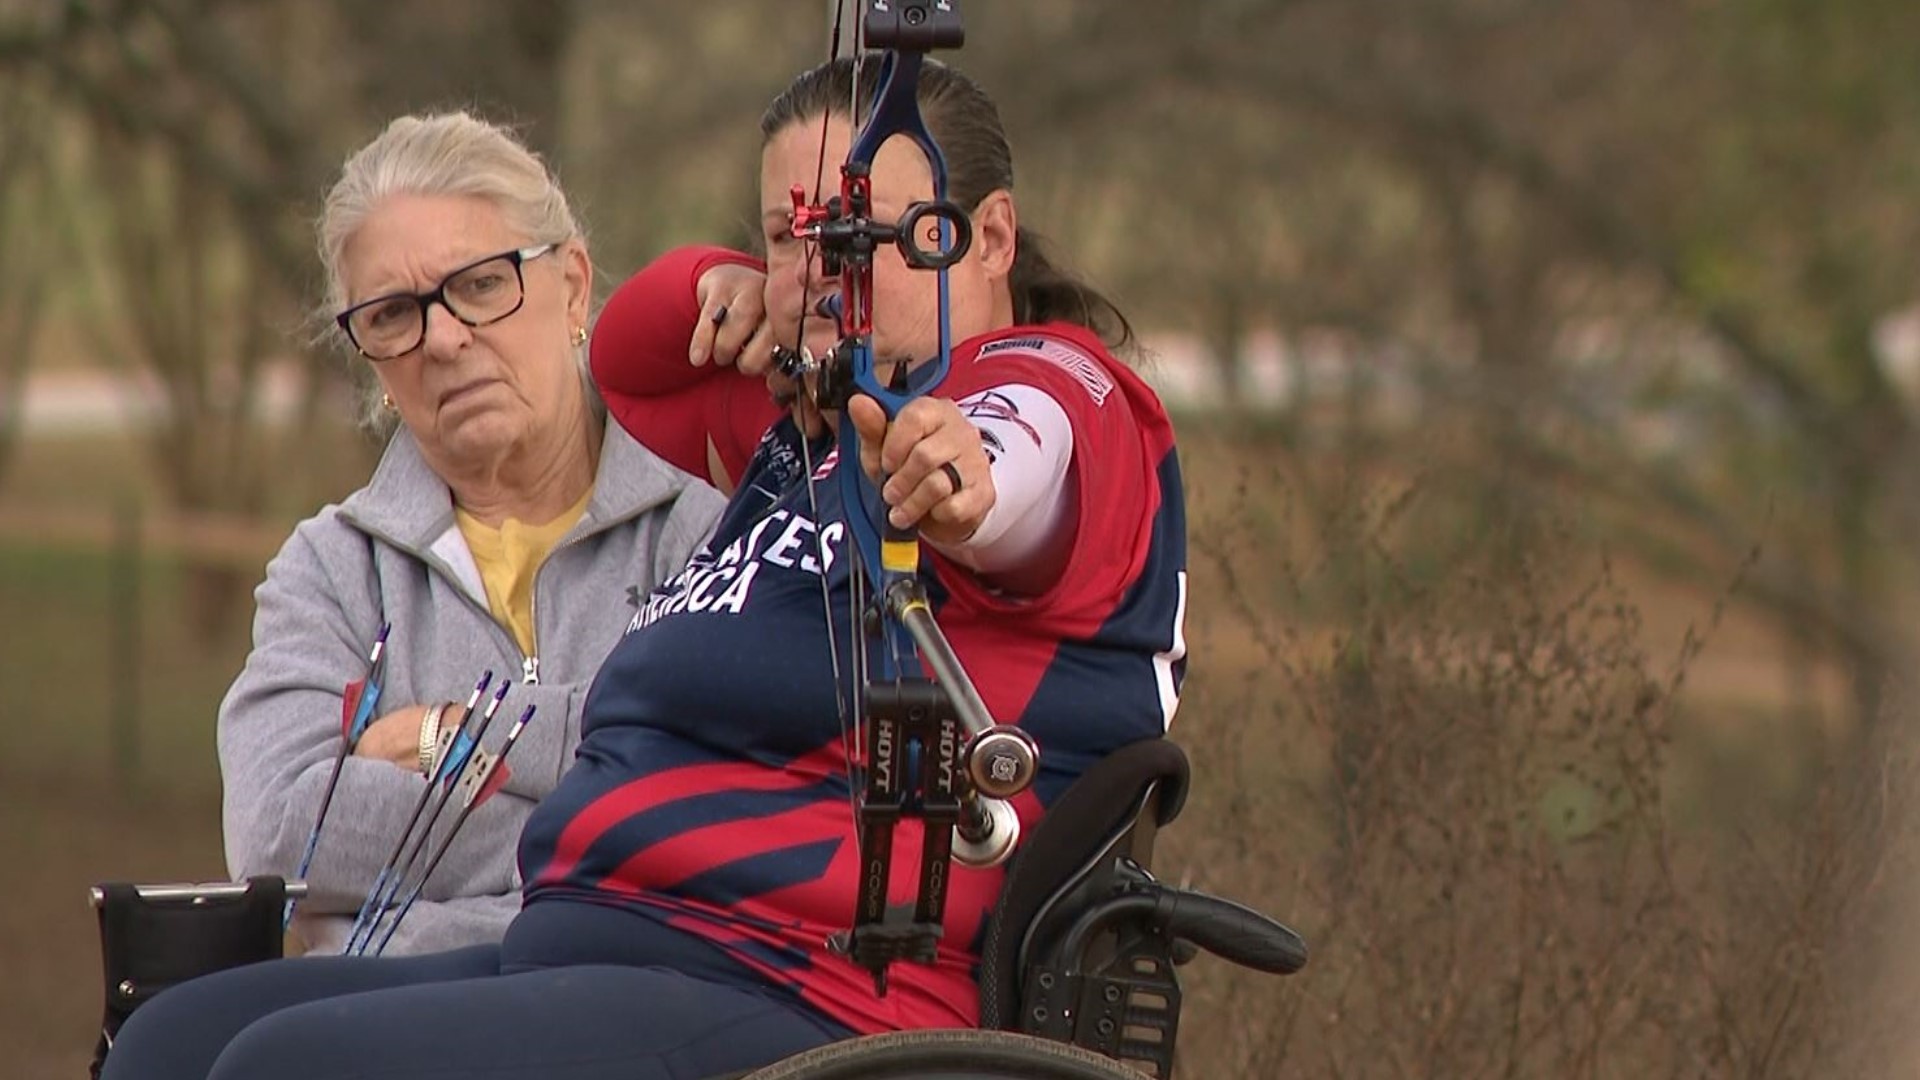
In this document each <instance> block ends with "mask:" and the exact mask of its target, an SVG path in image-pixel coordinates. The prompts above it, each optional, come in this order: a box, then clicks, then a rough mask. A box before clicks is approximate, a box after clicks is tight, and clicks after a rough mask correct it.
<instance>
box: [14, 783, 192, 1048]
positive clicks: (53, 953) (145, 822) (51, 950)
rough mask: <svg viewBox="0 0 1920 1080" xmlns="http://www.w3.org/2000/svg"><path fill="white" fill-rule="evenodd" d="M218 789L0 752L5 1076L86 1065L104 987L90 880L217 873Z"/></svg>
mask: <svg viewBox="0 0 1920 1080" xmlns="http://www.w3.org/2000/svg"><path fill="white" fill-rule="evenodd" d="M219 836H220V805H219V797H218V795H217V794H216V793H214V792H211V791H205V792H193V793H183V792H179V791H167V790H145V791H139V792H127V791H120V790H116V789H115V788H114V786H113V785H111V784H109V783H107V782H106V781H104V780H103V779H102V778H100V777H99V776H97V775H88V776H59V775H49V774H46V773H29V772H25V771H23V770H22V769H21V768H20V766H19V763H18V762H12V763H9V762H7V761H6V760H4V759H0V853H4V866H5V868H6V869H5V870H4V873H5V875H6V877H5V882H6V885H5V894H6V903H4V904H0V972H5V977H4V978H3V979H0V1077H5V1078H8V1080H75V1078H80V1077H84V1076H86V1074H87V1063H88V1061H89V1060H90V1059H91V1055H92V1052H93V1044H94V1037H95V1035H96V1033H97V1030H98V1029H97V1024H98V1022H99V1019H100V1010H101V999H102V993H103V988H102V985H101V974H100V939H99V931H98V928H97V925H96V923H95V922H94V918H93V913H92V909H91V908H90V907H89V906H88V904H87V888H88V886H90V885H93V884H95V883H98V882H102V881H110V880H121V881H204V880H215V879H224V878H225V877H226V870H225V867H224V865H223V863H222V859H221V855H220V844H219Z"/></svg>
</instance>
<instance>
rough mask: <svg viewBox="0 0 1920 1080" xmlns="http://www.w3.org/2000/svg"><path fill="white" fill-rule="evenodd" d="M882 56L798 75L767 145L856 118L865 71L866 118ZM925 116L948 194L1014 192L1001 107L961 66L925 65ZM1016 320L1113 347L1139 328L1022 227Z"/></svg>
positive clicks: (1017, 238) (764, 127)
mask: <svg viewBox="0 0 1920 1080" xmlns="http://www.w3.org/2000/svg"><path fill="white" fill-rule="evenodd" d="M880 69H881V62H880V57H879V54H877V53H869V54H867V55H866V57H865V58H864V59H862V61H861V62H860V63H859V64H857V65H856V64H855V63H854V58H853V57H840V58H839V59H836V60H831V61H829V62H827V63H825V64H822V65H820V66H819V67H816V68H814V69H813V70H811V71H808V72H805V73H804V74H802V75H801V76H800V77H799V78H797V79H795V80H794V81H793V82H792V83H791V84H790V85H788V87H787V88H786V90H784V91H782V92H781V94H780V96H779V97H777V98H775V99H774V100H773V104H771V105H769V106H767V111H766V113H765V115H763V116H762V117H761V118H760V135H761V139H762V145H763V146H764V145H765V143H767V142H771V141H772V140H773V137H774V136H776V135H778V134H779V133H780V132H782V131H785V130H786V129H787V128H788V127H789V126H791V125H793V124H796V123H801V122H804V121H817V120H818V119H819V118H820V117H821V116H823V115H829V116H834V117H838V118H840V119H844V120H848V121H849V122H851V119H852V118H851V117H850V116H849V114H848V109H849V108H850V107H852V105H853V89H854V87H853V83H854V73H855V71H856V70H858V72H859V80H860V97H859V109H860V112H861V114H862V115H864V114H865V112H866V110H867V108H868V107H869V106H870V105H872V104H873V99H874V95H875V94H876V93H877V92H878V91H879V85H880ZM919 99H920V115H921V118H922V119H923V120H925V122H926V125H927V131H928V132H929V133H930V134H931V135H932V136H933V140H934V142H936V143H938V144H939V145H940V152H941V153H942V154H943V155H945V157H946V160H947V198H949V199H952V200H953V201H954V203H956V204H957V205H959V206H960V207H961V208H962V209H964V210H966V211H967V212H968V213H972V212H973V211H974V210H975V209H976V208H978V207H979V205H980V200H982V199H984V198H986V197H987V196H988V195H990V194H992V193H993V192H995V191H1000V190H1005V191H1009V192H1010V191H1012V190H1013V151H1012V150H1011V148H1009V147H1008V145H1007V133H1006V129H1005V128H1004V127H1002V126H1001V124H1000V110H999V109H997V108H995V107H994V104H993V99H992V98H989V97H988V96H987V94H986V91H984V90H982V89H980V86H979V84H978V83H976V82H974V81H973V80H972V79H969V78H968V77H966V76H965V75H962V74H961V73H960V72H959V71H957V70H955V69H953V68H951V67H948V66H947V65H945V64H942V63H940V62H939V61H937V60H932V59H928V60H925V61H923V62H922V64H921V67H920V85H919ZM1008 278H1009V280H1008V286H1009V288H1010V289H1011V291H1012V293H1013V317H1014V320H1015V321H1016V322H1020V323H1029V324H1030V323H1042V322H1052V321H1059V322H1069V323H1074V324H1077V325H1079V326H1084V327H1086V328H1087V329H1089V330H1091V331H1093V332H1094V333H1095V334H1098V335H1099V336H1100V339H1101V340H1102V341H1104V342H1106V343H1107V345H1108V346H1110V347H1112V348H1114V349H1116V350H1121V349H1126V348H1127V347H1129V346H1130V345H1131V344H1132V343H1133V326H1132V324H1131V323H1129V322H1128V321H1127V317H1126V316H1125V315H1124V314H1122V313H1121V311H1120V308H1119V307H1118V306H1117V305H1116V304H1114V302H1113V301H1112V300H1109V299H1107V297H1106V296H1105V295H1103V294H1102V293H1101V292H1100V291H1099V290H1097V289H1095V288H1094V287H1093V286H1092V285H1089V284H1088V283H1086V282H1085V281H1083V280H1081V279H1080V278H1079V277H1077V276H1075V275H1074V274H1072V273H1071V272H1069V271H1067V270H1064V269H1062V268H1061V267H1059V266H1056V265H1054V262H1053V260H1052V259H1051V258H1049V257H1048V255H1047V252H1046V248H1045V245H1044V243H1043V241H1042V240H1041V239H1040V237H1039V236H1037V235H1036V234H1034V233H1033V232H1032V231H1031V230H1029V229H1027V228H1026V227H1024V226H1022V227H1020V228H1019V229H1018V231H1017V232H1016V233H1015V234H1014V258H1013V270H1012V272H1011V273H1010V274H1009V275H1008Z"/></svg>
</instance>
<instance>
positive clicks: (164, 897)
mask: <svg viewBox="0 0 1920 1080" xmlns="http://www.w3.org/2000/svg"><path fill="white" fill-rule="evenodd" d="M253 887H254V886H253V883H252V882H250V881H199V882H176V883H173V884H167V885H135V886H134V887H133V892H134V895H136V896H138V897H139V898H140V899H142V900H150V901H156V902H160V903H166V902H170V901H183V900H184V901H186V902H188V903H192V904H205V903H208V902H211V901H214V900H236V899H239V898H240V897H243V896H245V895H247V891H248V890H249V889H252V888H253ZM284 888H285V895H286V898H287V899H289V900H305V899H306V898H307V883H306V882H304V881H301V880H299V879H295V880H293V881H289V882H286V883H285V886H284ZM87 900H88V902H89V903H91V904H92V905H93V906H94V907H95V908H98V907H99V906H100V905H102V904H104V903H106V902H107V890H106V888H105V887H103V886H100V885H95V886H93V887H92V888H90V889H88V890H87Z"/></svg>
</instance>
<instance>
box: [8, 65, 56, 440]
mask: <svg viewBox="0 0 1920 1080" xmlns="http://www.w3.org/2000/svg"><path fill="white" fill-rule="evenodd" d="M43 97H44V94H43V93H42V92H41V90H40V88H39V87H38V86H37V85H35V84H34V82H33V81H32V80H30V79H28V78H25V77H22V76H15V77H7V76H5V75H0V101H4V102H6V103H7V107H6V108H5V109H4V110H0V147H6V152H5V153H4V154H0V476H5V475H6V471H7V463H8V461H9V459H10V458H11V457H12V454H13V450H14V447H15V446H16V445H17V444H18V442H19V438H20V433H21V430H22V429H23V427H24V423H25V418H24V416H23V407H24V402H25V397H26V388H27V372H28V370H29V365H30V364H31V362H32V360H33V355H34V351H35V346H36V343H37V342H38V340H39V336H40V329H41V327H42V325H43V324H44V316H45V313H46V298H47V295H48V292H49V289H48V277H47V272H46V263H45V256H46V255H47V253H48V248H49V247H50V246H51V244H50V243H49V238H48V237H47V236H46V235H45V230H44V227H43V226H44V223H45V222H46V220H47V210H48V203H49V199H48V197H47V194H48V193H47V185H46V183H45V174H44V173H43V172H41V171H39V170H36V169H34V168H31V167H30V166H31V164H32V163H33V162H35V161H38V160H42V159H44V158H45V157H46V156H47V155H48V153H49V145H48V137H49V134H50V130H49V129H50V125H49V123H48V116H47V111H46V109H45V107H44V103H43V101H42V98H43Z"/></svg>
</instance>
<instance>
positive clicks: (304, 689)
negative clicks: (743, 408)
mask: <svg viewBox="0 0 1920 1080" xmlns="http://www.w3.org/2000/svg"><path fill="white" fill-rule="evenodd" d="M319 233H320V237H319V240H320V254H321V258H322V260H323V262H324V264H325V269H326V271H327V277H328V281H329V288H330V294H331V295H330V300H331V307H332V310H333V311H335V312H338V314H337V315H336V316H335V319H334V323H335V325H337V326H338V328H339V329H340V330H341V331H342V332H343V334H344V336H345V338H346V340H347V341H348V342H350V343H351V344H352V346H353V347H354V348H355V349H356V350H357V351H358V353H359V355H360V356H361V357H363V358H364V360H365V362H366V364H367V366H368V369H369V371H370V373H371V376H372V380H373V386H372V388H371V389H372V393H371V394H370V395H369V397H370V401H371V402H373V404H372V406H371V407H370V409H369V410H368V412H369V419H370V420H371V421H372V422H373V423H374V424H375V425H377V426H380V427H384V428H385V429H388V430H390V431H391V432H392V435H391V439H390V441H389V442H388V444H387V448H386V451H385V454H384V456H383V457H382V459H381V461H380V464H379V466H378V468H377V469H376V470H375V471H374V474H373V477H372V479H371V480H369V481H368V482H367V484H366V486H364V487H362V488H361V489H360V490H358V491H356V492H354V493H353V494H352V495H350V496H348V497H347V498H346V499H345V500H344V501H342V502H340V503H339V504H337V505H332V506H328V507H326V508H324V509H322V510H321V511H320V512H319V513H318V514H316V515H315V516H313V517H312V518H309V519H308V520H306V521H304V522H302V523H301V524H300V525H299V527H298V528H296V529H295V530H294V533H293V535H292V537H291V538H289V539H288V540H287V542H286V544H285V546H284V547H283V548H281V550H280V553H279V554H278V555H277V556H276V557H275V558H274V559H273V561H272V562H271V563H270V564H269V565H268V567H267V576H266V581H265V582H264V583H263V584H262V585H261V586H260V588H259V590H258V592H257V594H256V599H257V601H258V610H257V613H256V615H255V619H254V628H253V651H252V653H251V654H250V655H249V656H248V658H247V662H246V666H245V668H244V670H242V671H241V673H240V675H239V678H238V679H237V680H236V681H235V682H234V684H233V687H232V689H231V690H230V691H229V692H228V694H227V696H226V700H225V701H224V703H223V704H222V705H221V708H220V717H219V748H220V765H221V771H222V775H223V779H224V785H225V805H224V824H225V837H226V851H227V861H228V865H229V869H230V870H231V871H232V873H233V874H234V875H235V876H236V877H244V876H250V875H254V874H281V875H287V876H292V875H295V874H300V875H301V876H304V877H305V878H306V880H307V882H308V885H309V890H310V891H309V893H308V896H307V898H306V899H305V900H304V901H302V902H301V904H300V905H299V907H298V909H297V914H296V916H295V921H294V924H293V929H294V930H295V932H296V933H297V934H298V936H299V937H300V939H301V940H302V941H303V942H304V944H305V945H306V947H307V948H308V949H309V950H310V951H322V952H337V951H340V949H341V948H342V947H343V945H344V943H345V942H346V940H347V938H348V935H349V928H350V926H351V924H352V922H353V917H354V914H355V912H356V911H357V910H358V909H359V907H360V905H361V902H362V901H363V899H364V898H365V897H366V896H367V894H368V892H369V890H370V888H371V887H372V885H373V883H374V879H375V878H376V876H377V875H378V872H379V869H380V867H381V865H382V864H383V863H384V862H385V861H386V859H387V856H388V855H389V853H390V852H391V851H392V850H393V848H394V847H395V845H396V844H397V843H398V841H399V839H400V834H401V831H402V829H403V827H404V826H405V825H406V823H407V819H408V817H409V814H410V811H411V810H412V807H413V806H414V805H415V804H416V803H417V802H418V801H419V796H420V794H421V791H422V787H423V784H424V782H425V776H426V775H429V774H431V772H432V770H433V769H434V768H435V765H436V760H435V759H436V755H439V754H443V753H445V749H444V748H445V747H446V746H449V745H451V742H450V740H449V739H448V738H447V737H446V735H447V732H448V731H450V729H451V728H452V727H453V725H454V724H455V722H456V721H457V719H458V717H459V716H460V715H461V714H462V712H463V711H464V706H465V702H466V700H467V699H468V698H469V697H470V696H471V695H472V694H473V690H474V687H475V684H476V683H477V681H478V680H479V679H480V678H481V677H482V676H483V674H486V673H491V675H492V677H493V680H494V686H498V685H500V683H501V682H502V681H510V682H511V683H513V686H512V689H511V690H510V691H509V693H508V696H507V699H506V701H505V702H503V708H504V709H505V710H506V711H508V712H510V713H511V714H513V715H514V716H517V715H519V714H521V713H522V712H524V710H525V708H526V707H527V706H529V705H531V706H534V707H535V709H536V717H535V719H534V720H533V721H531V722H530V723H529V724H528V726H527V727H526V729H525V731H524V733H523V735H522V736H521V737H520V739H519V740H518V741H517V744H516V748H515V750H514V752H513V756H512V758H511V759H510V765H511V770H510V775H509V776H508V779H507V781H506V784H505V786H504V788H502V789H500V790H499V791H498V793H497V794H495V795H494V796H493V797H492V798H491V799H489V800H488V801H486V802H485V803H483V804H481V805H480V806H479V807H478V808H477V809H476V810H475V811H474V812H473V814H472V815H471V817H469V818H468V819H467V821H466V823H465V825H464V827H463V828H462V830H461V832H460V835H459V839H458V841H457V842H456V843H454V844H453V846H452V847H451V848H450V849H449V851H448V852H447V854H446V856H445V857H444V858H443V859H442V861H441V862H440V864H439V866H438V869H437V870H436V872H435V874H434V877H433V879H432V880H431V881H430V882H429V883H428V884H427V886H426V889H425V891H424V893H423V894H422V895H421V897H420V899H419V901H418V902H416V903H415V904H414V906H413V907H412V909H411V910H410V911H409V913H408V915H407V918H406V920H405V922H404V923H403V924H401V925H400V927H399V929H398V931H397V933H396V934H395V936H394V937H393V938H392V939H391V940H390V941H389V942H388V943H387V946H386V949H387V951H388V952H405V953H413V952H425V951H431V950H437V949H445V948H449V947H453V946H459V945H467V944H473V943H477V942H486V941H494V940H498V939H499V937H500V935H501V934H502V932H503V931H504V929H505V927H506V925H507V922H508V921H509V920H510V919H511V918H512V917H513V914H514V913H515V912H516V911H517V910H518V909H519V907H520V887H521V882H520V880H519V877H518V872H517V870H516V867H515V863H514V848H515V840H516V838H517V837H518V836H519V833H520V827H521V824H522V823H523V822H524V821H525V820H526V818H527V816H528V814H529V813H530V812H531V810H532V809H533V807H534V804H535V803H536V802H537V801H538V800H539V799H540V798H541V797H542V796H544V795H546V794H547V793H548V792H549V791H551V790H552V789H553V787H554V785H555V783H556V782H557V781H558V779H559V777H560V774H561V772H562V771H563V770H564V769H565V768H566V766H567V764H568V763H569V762H570V761H571V760H572V758H573V752H574V748H575V746H576V745H577V744H578V742H579V737H580V710H581V704H582V701H583V699H584V697H585V695H586V689H587V684H588V683H589V681H590V680H591V678H592V676H593V674H594V672H595V671H596V670H597V669H598V668H599V666H600V663H601V661H602V659H603V658H604V657H605V656H606V654H607V652H608V650H609V649H610V648H611V647H612V646H613V644H614V643H615V641H616V640H618V638H619V637H620V635H621V633H622V631H623V630H624V629H625V628H626V626H627V624H628V622H629V620H630V619H631V618H632V615H633V610H632V608H631V606H630V604H629V603H628V602H627V601H626V598H627V597H629V596H636V595H638V596H644V595H645V594H646V593H647V592H648V591H649V590H651V589H652V588H653V586H654V585H656V584H657V583H659V582H660V581H662V580H663V579H665V578H666V577H668V576H669V575H671V574H673V573H674V572H676V571H678V570H679V569H680V567H681V566H682V565H683V564H684V563H685V562H686V560H687V557H688V555H689V554H690V553H691V552H692V551H693V550H694V549H695V548H697V547H698V545H699V544H700V543H701V542H702V541H703V540H704V539H705V537H706V536H707V534H708V533H709V532H710V530H711V529H712V527H713V524H714V522H715V521H716V519H717V517H718V515H719V512H720V509H721V506H722V500H721V499H720V497H719V496H718V494H717V493H715V492H714V491H713V490H712V489H711V488H709V487H708V486H707V485H705V484H704V483H702V482H700V481H698V480H695V479H694V478H692V477H690V476H688V475H687V474H685V473H683V472H681V471H679V470H678V469H675V468H673V467H671V466H669V465H667V464H665V463H663V462H662V461H661V460H660V459H658V458H657V457H655V456H654V455H653V454H652V453H650V452H649V451H648V450H646V449H645V448H643V447H642V446H640V445H639V444H638V443H636V442H635V441H634V440H633V439H632V438H631V437H630V436H628V435H627V434H626V433H625V432H624V431H623V429H622V428H621V427H620V425H618V424H609V423H607V422H606V415H605V408H604V406H602V405H601V403H600V401H599V399H598V397H597V396H596V395H595V393H594V392H593V390H592V384H591V381H590V380H589V379H588V378H587V376H586V372H585V368H584V349H583V345H584V343H585V341H586V337H587V331H586V325H587V321H588V315H589V307H590V297H591V293H592V283H593V267H592V263H591V261H590V260H589V258H588V254H587V245H586V240H585V237H584V236H583V234H582V232H581V229H580V226H579V224H578V222H577V221H576V220H575V219H574V217H573V214H572V212H571V211H570V210H569V209H568V205H567V199H566V196H565V194H564V193H563V192H562V191H561V189H560V187H559V185H558V184H557V183H556V182H555V181H554V179H553V177H552V175H551V174H550V173H549V172H548V170H547V169H546V167H545V166H544V165H543V164H542V162H541V161H540V159H539V158H538V157H537V156H535V155H534V154H532V153H531V152H529V151H528V150H527V149H526V148H525V146H523V145H522V144H521V143H519V142H518V141H517V140H515V139H514V138H513V137H512V136H511V135H509V134H507V133H506V132H504V131H502V130H501V129H499V128H497V127H495V126H493V125H490V124H487V123H485V122H482V121H480V120H477V119H475V118H473V117H471V116H468V115H465V114H460V113H454V114H445V115H436V116H426V117H405V118H402V119H400V120H396V121H394V122H393V123H392V124H391V125H390V126H389V127H388V128H387V129H386V130H385V131H384V132H382V133H381V134H380V135H379V136H378V137H377V138H375V139H374V140H373V142H371V143H370V144H368V145H367V146H366V147H364V148H363V149H361V150H360V151H359V152H357V153H355V154H354V155H353V156H352V157H351V158H350V159H348V161H347V163H346V165H345V168H344V170H343V173H342V175H341V177H340V179H339V181H338V182H337V183H336V184H335V185H334V187H333V189H332V191H331V193H330V194H329V195H328V197H327V200H326V208H325V211H324V213H323V215H322V217H321V220H320V225H319ZM383 627H384V628H388V629H387V630H386V639H385V642H384V645H383V646H382V661H381V668H380V670H381V677H380V678H378V679H370V680H367V684H368V685H367V690H366V693H367V695H369V696H371V694H372V689H373V686H374V684H376V683H377V684H378V687H379V694H378V698H377V700H375V701H374V702H373V704H372V708H371V710H370V711H369V712H368V713H367V722H366V724H365V726H364V728H363V729H362V730H361V732H360V733H359V734H358V737H357V738H355V739H354V740H352V741H351V744H350V745H351V754H350V755H348V756H347V757H346V758H345V760H344V762H342V763H341V766H340V768H339V772H338V776H337V780H336V779H335V778H334V772H335V762H336V759H337V757H338V753H339V751H340V750H341V748H342V747H343V745H347V743H346V740H345V738H344V736H345V734H346V732H347V730H348V727H349V725H348V724H346V723H345V722H343V705H348V699H347V697H346V694H347V686H348V684H349V683H350V682H353V681H356V680H360V679H363V678H364V677H365V676H366V675H367V673H368V668H369V657H370V655H371V650H372V647H373V644H374V642H375V640H376V638H378V637H379V636H380V635H381V633H382V629H383ZM491 696H492V695H491V693H489V694H488V697H489V698H490V697H491ZM509 718H510V717H509ZM497 741H498V740H497V737H496V738H495V739H494V740H489V742H490V743H494V744H497ZM323 801H324V802H326V804H327V806H328V809H327V811H326V817H325V826H324V828H323V829H322V830H320V832H319V834H318V837H317V841H316V840H315V839H314V826H315V822H316V820H317V819H318V818H319V817H320V814H321V807H322V803H323ZM444 828H445V827H444V826H443V827H442V830H443V831H444Z"/></svg>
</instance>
